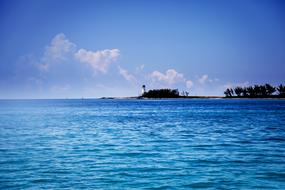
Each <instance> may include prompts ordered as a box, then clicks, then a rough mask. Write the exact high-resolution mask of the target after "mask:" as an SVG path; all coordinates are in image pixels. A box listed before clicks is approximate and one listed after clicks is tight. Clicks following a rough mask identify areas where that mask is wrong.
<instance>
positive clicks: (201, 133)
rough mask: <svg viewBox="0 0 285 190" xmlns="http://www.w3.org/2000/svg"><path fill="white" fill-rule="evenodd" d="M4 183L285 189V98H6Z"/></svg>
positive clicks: (2, 109) (0, 154) (1, 114)
mask: <svg viewBox="0 0 285 190" xmlns="http://www.w3.org/2000/svg"><path fill="white" fill-rule="evenodd" d="M0 189H282V190H284V189H285V101H284V100H223V99H220V100H199V99H196V100H194V99H193V100H96V99H93V100H92V99H83V100H0Z"/></svg>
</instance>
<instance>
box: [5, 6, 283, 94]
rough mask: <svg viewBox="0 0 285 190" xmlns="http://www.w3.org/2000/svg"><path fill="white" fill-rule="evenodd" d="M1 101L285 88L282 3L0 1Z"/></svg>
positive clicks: (218, 92) (219, 92)
mask: <svg viewBox="0 0 285 190" xmlns="http://www.w3.org/2000/svg"><path fill="white" fill-rule="evenodd" d="M0 28H1V29H0V40H1V43H0V50H1V54H0V98H81V97H101V96H134V95H138V94H139V93H140V88H141V85H142V84H145V85H146V86H147V89H150V88H179V90H181V91H182V90H187V91H189V92H190V94H191V95H222V94H223V91H224V89H225V88H226V87H230V86H236V85H252V84H263V83H266V82H267V83H271V84H273V85H278V84H280V83H284V82H285V75H284V70H285V52H284V50H285V1H282V0H279V1H277V0H188V1H182V0H163V1H162V0H161V1H160V0H136V1H131V0H130V1H127V0H121V1H112V0H102V1H99V0H94V1H88V0H82V1H79V0H77V1H76V0H69V1H68V0H58V1H56V0H49V1H48V0H26V1H15V0H6V1H5V0H1V1H0Z"/></svg>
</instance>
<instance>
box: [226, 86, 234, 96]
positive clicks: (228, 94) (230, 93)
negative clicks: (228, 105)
mask: <svg viewBox="0 0 285 190" xmlns="http://www.w3.org/2000/svg"><path fill="white" fill-rule="evenodd" d="M224 94H225V96H226V97H232V96H233V95H234V91H233V89H231V88H227V89H226V91H225V92H224Z"/></svg>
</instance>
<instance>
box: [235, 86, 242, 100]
mask: <svg viewBox="0 0 285 190" xmlns="http://www.w3.org/2000/svg"><path fill="white" fill-rule="evenodd" d="M234 91H235V93H236V95H237V96H238V97H240V96H241V94H242V92H243V89H242V88H241V87H239V86H238V87H235V90H234Z"/></svg>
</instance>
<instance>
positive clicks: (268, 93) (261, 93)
mask: <svg viewBox="0 0 285 190" xmlns="http://www.w3.org/2000/svg"><path fill="white" fill-rule="evenodd" d="M224 94H225V97H226V98H285V86H284V85H282V84H280V85H279V86H277V87H274V86H272V85H270V84H265V85H254V86H248V87H240V86H237V87H235V88H227V89H226V90H225V92H224Z"/></svg>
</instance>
